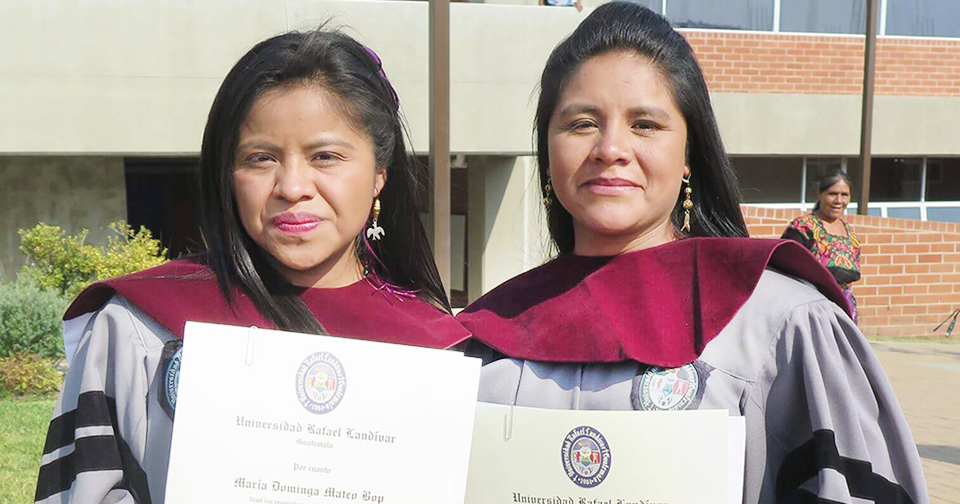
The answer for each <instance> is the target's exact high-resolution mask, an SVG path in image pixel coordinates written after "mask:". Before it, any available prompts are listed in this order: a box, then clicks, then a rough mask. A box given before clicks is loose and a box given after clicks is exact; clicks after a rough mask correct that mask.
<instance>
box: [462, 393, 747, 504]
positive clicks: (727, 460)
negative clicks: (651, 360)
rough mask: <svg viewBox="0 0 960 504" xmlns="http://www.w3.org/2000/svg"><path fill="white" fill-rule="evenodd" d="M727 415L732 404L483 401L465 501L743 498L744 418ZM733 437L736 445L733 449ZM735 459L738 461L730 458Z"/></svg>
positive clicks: (607, 502)
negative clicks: (629, 407)
mask: <svg viewBox="0 0 960 504" xmlns="http://www.w3.org/2000/svg"><path fill="white" fill-rule="evenodd" d="M728 416H729V413H728V412H727V411H726V410H695V411H657V412H645V411H580V410H548V409H539V408H523V407H511V406H502V405H493V404H486V403H480V404H479V405H478V406H477V416H476V422H475V425H474V435H473V450H472V454H471V458H470V473H469V477H468V480H467V499H466V502H467V503H469V504H481V503H483V504H501V503H502V504H507V503H520V504H654V503H658V504H686V503H690V504H703V503H707V502H710V503H716V502H729V500H734V501H735V502H739V496H740V494H741V492H740V488H742V481H743V463H742V461H743V437H742V434H741V433H742V432H743V426H742V422H738V421H734V422H731V421H730V420H729V418H728ZM731 438H732V441H733V443H734V445H737V444H739V447H737V446H734V447H733V448H731V446H730V445H731ZM737 460H739V461H740V462H739V464H740V465H739V467H732V466H733V465H735V464H736V463H737V462H736V461H737ZM731 461H732V462H733V463H732V464H731ZM731 467H732V469H733V471H732V472H731V471H730V468H731ZM731 481H734V482H739V483H735V485H736V486H737V487H738V488H730V486H731Z"/></svg>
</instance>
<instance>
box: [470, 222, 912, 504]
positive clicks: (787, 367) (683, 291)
mask: <svg viewBox="0 0 960 504" xmlns="http://www.w3.org/2000/svg"><path fill="white" fill-rule="evenodd" d="M848 309H849V307H848V305H847V303H846V301H845V299H844V297H843V294H842V292H841V291H840V288H839V286H838V285H837V283H836V281H835V280H834V279H833V277H832V276H831V275H830V274H829V273H828V272H827V270H825V269H824V268H823V267H822V266H820V265H819V264H818V263H817V262H816V261H815V260H814V259H813V258H812V257H811V256H810V254H809V253H808V252H807V251H805V250H804V249H803V248H802V247H801V246H800V245H798V244H797V243H795V242H789V241H773V240H757V239H733V238H690V239H685V240H680V241H676V242H672V243H669V244H666V245H662V246H659V247H655V248H651V249H647V250H642V251H637V252H630V253H625V254H622V255H618V256H614V257H583V256H575V255H570V254H563V255H561V256H560V257H558V258H556V259H554V260H553V261H550V262H548V263H547V264H545V265H543V266H541V267H539V268H537V269H534V270H531V271H529V272H527V273H525V274H522V275H520V276H518V277H516V278H514V279H512V280H509V281H507V282H506V283H505V284H503V285H501V286H500V287H498V288H496V289H494V290H493V291H491V292H489V293H488V294H486V295H485V296H483V297H482V298H480V299H478V300H477V301H476V302H475V303H473V304H472V305H470V306H469V307H467V309H466V310H464V311H463V312H462V313H461V314H460V315H459V316H458V319H459V320H460V322H461V323H463V324H464V326H465V327H466V328H467V329H468V330H470V331H471V332H472V333H473V335H474V340H473V342H472V343H471V345H470V347H468V353H470V354H473V355H476V356H480V357H482V358H483V360H484V367H483V369H482V371H481V384H480V395H479V399H480V401H483V402H490V403H498V404H509V405H517V406H529V407H540V408H556V409H582V410H631V409H633V410H647V411H656V410H690V409H726V410H728V411H729V413H730V414H731V415H736V416H743V417H745V421H746V428H747V442H746V467H745V481H744V502H745V503H758V502H759V503H773V502H841V503H853V502H856V503H859V502H874V501H875V502H900V503H907V502H913V503H925V502H928V501H929V499H928V497H927V491H926V486H925V483H924V477H923V472H922V470H921V467H920V459H919V455H918V452H917V448H916V445H915V444H914V442H913V438H912V436H911V434H910V429H909V428H908V426H907V423H906V421H905V419H904V417H903V414H902V412H901V410H900V406H899V404H898V403H897V400H896V398H895V397H894V393H893V389H892V388H891V386H890V384H889V382H888V380H887V378H886V376H885V375H884V373H883V370H882V369H881V367H880V363H879V362H878V360H877V358H876V356H875V355H874V353H873V352H872V350H871V349H870V345H869V344H868V343H867V341H866V340H865V339H864V337H863V335H862V334H861V333H860V331H859V330H858V329H857V327H856V325H854V323H853V321H852V320H851V319H850V317H849V313H848ZM687 455H691V454H687ZM658 456H663V454H658ZM685 477H686V478H687V479H688V480H690V481H695V479H696V475H686V476H685ZM678 484H682V483H679V482H678ZM859 499H866V500H859Z"/></svg>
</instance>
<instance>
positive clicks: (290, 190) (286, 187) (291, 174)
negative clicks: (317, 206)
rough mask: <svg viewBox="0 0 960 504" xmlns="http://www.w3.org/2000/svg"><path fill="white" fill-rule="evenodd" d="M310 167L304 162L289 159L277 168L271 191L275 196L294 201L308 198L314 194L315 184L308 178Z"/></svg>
mask: <svg viewBox="0 0 960 504" xmlns="http://www.w3.org/2000/svg"><path fill="white" fill-rule="evenodd" d="M311 170H312V168H311V167H310V166H308V165H307V163H306V162H302V161H298V160H291V161H288V162H284V163H283V165H282V166H281V167H280V168H279V169H278V170H277V172H276V173H277V176H276V180H275V182H274V188H273V193H274V195H275V196H276V197H278V198H280V199H283V200H286V201H289V202H291V203H296V202H298V201H303V200H309V199H311V198H313V196H314V195H315V194H316V186H315V185H314V184H313V181H312V180H311V179H310V174H311Z"/></svg>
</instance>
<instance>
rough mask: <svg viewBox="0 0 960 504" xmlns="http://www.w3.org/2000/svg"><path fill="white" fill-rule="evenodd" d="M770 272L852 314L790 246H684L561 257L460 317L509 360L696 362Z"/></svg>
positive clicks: (827, 278)
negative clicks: (804, 285)
mask: <svg viewBox="0 0 960 504" xmlns="http://www.w3.org/2000/svg"><path fill="white" fill-rule="evenodd" d="M766 268H772V269H776V270H778V271H781V272H783V273H786V274H788V275H791V276H794V277H798V278H801V279H804V280H806V281H808V282H810V283H812V284H814V285H815V286H816V287H817V288H818V289H819V290H820V291H821V292H822V293H823V294H824V295H825V296H826V297H827V298H829V299H830V300H832V301H833V302H835V303H837V304H838V305H839V306H840V307H842V308H843V309H844V311H846V312H847V313H848V314H849V313H850V308H849V306H848V304H847V301H846V299H845V298H844V296H843V293H842V292H841V290H840V287H839V285H837V282H836V280H834V278H833V276H832V275H831V274H830V273H829V272H828V271H827V270H826V269H825V268H824V267H823V266H822V265H821V264H820V263H819V262H818V261H817V260H816V259H814V257H813V256H812V255H811V254H810V252H809V251H807V250H806V249H805V248H803V247H802V246H800V245H799V244H797V243H795V242H792V241H783V240H761V239H755V238H688V239H684V240H679V241H675V242H672V243H668V244H666V245H661V246H659V247H654V248H650V249H646V250H641V251H637V252H630V253H626V254H621V255H617V256H612V257H585V256H576V255H572V254H563V255H561V256H560V257H558V258H556V259H554V260H552V261H550V262H548V263H546V264H544V265H543V266H540V267H539V268H536V269H533V270H531V271H528V272H526V273H524V274H522V275H520V276H518V277H516V278H514V279H512V280H509V281H507V282H506V283H504V284H503V285H501V286H499V287H497V288H496V289H494V290H493V291H491V292H489V293H487V294H486V295H485V296H483V297H481V298H480V299H478V300H476V301H475V302H474V303H473V304H471V305H470V306H468V307H467V308H466V309H465V310H464V311H463V312H461V313H460V314H459V315H458V317H457V318H458V319H459V320H460V322H461V323H462V324H463V325H464V327H466V328H467V329H468V330H469V331H471V332H472V333H473V336H474V338H476V339H478V340H479V341H481V342H483V343H485V344H486V345H488V346H490V347H492V348H494V349H495V350H497V351H499V352H501V353H503V354H505V355H506V356H508V357H512V358H518V359H529V360H538V361H545V362H619V361H623V360H628V359H629V360H635V361H639V362H643V363H646V364H652V365H658V366H679V365H683V364H686V363H689V362H692V361H694V360H696V358H697V357H699V356H700V353H701V352H702V351H703V349H704V347H705V346H706V345H707V343H709V342H710V340H712V339H713V338H714V337H716V336H717V334H719V333H720V331H721V330H722V329H723V328H724V327H725V326H726V325H727V324H728V323H729V322H730V320H731V319H732V318H733V316H734V315H735V314H736V313H737V311H738V310H739V309H740V307H741V306H743V304H744V303H745V302H746V301H747V298H749V297H750V295H751V293H753V290H754V288H755V287H756V286H757V283H758V282H759V281H760V276H761V274H763V271H764V270H765V269H766Z"/></svg>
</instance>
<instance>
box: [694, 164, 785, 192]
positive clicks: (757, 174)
mask: <svg viewBox="0 0 960 504" xmlns="http://www.w3.org/2000/svg"><path fill="white" fill-rule="evenodd" d="M730 161H731V163H733V169H734V171H736V172H737V178H738V179H739V180H740V191H741V192H742V193H743V201H744V203H799V201H800V186H801V184H802V183H803V158H799V157H741V158H731V160H730ZM694 191H696V188H694Z"/></svg>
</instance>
